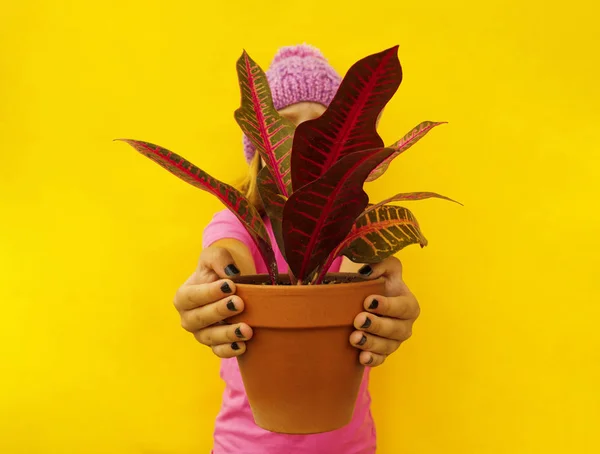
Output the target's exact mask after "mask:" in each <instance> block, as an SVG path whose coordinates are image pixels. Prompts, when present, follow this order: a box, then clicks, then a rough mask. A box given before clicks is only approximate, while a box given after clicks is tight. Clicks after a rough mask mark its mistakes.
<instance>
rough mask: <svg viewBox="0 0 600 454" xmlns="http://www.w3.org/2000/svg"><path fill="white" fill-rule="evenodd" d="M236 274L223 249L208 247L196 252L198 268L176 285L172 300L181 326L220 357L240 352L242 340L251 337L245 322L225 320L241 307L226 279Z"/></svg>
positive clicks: (231, 285)
mask: <svg viewBox="0 0 600 454" xmlns="http://www.w3.org/2000/svg"><path fill="white" fill-rule="evenodd" d="M239 274H240V272H239V270H238V268H237V267H236V265H235V263H234V260H233V257H232V255H231V253H230V252H229V251H228V250H227V249H225V248H223V247H219V246H210V247H208V248H206V249H204V250H203V251H202V253H201V254H200V260H199V262H198V268H197V269H196V271H194V274H192V275H191V276H190V278H189V279H188V280H187V281H186V282H185V283H184V284H183V285H182V286H181V287H180V288H179V290H178V291H177V293H176V295H175V300H174V302H173V304H174V305H175V308H176V309H177V311H178V312H179V315H180V317H181V326H182V327H183V329H185V330H186V331H189V332H190V333H192V334H193V335H194V337H195V338H196V340H197V341H198V342H200V343H201V344H204V345H207V346H208V347H210V348H211V349H212V351H213V352H214V354H215V355H217V356H218V357H220V358H232V357H234V356H239V355H241V354H242V353H244V352H245V351H246V341H247V340H249V339H250V338H252V328H250V327H249V326H248V325H246V324H245V323H238V324H235V325H229V324H227V323H226V319H227V318H228V317H231V316H233V315H237V314H239V313H240V312H242V311H243V310H244V302H243V301H242V300H241V299H240V297H239V296H236V295H235V290H236V289H235V284H234V283H233V282H232V281H231V280H230V279H227V277H233V276H237V275H239Z"/></svg>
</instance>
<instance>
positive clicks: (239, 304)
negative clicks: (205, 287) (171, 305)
mask: <svg viewBox="0 0 600 454" xmlns="http://www.w3.org/2000/svg"><path fill="white" fill-rule="evenodd" d="M243 310H244V302H243V301H242V299H241V298H240V297H239V296H235V295H234V296H229V297H227V298H223V299H221V300H219V301H217V302H215V303H212V304H207V305H206V306H202V307H198V308H196V309H191V310H189V311H183V312H181V326H182V328H183V329H185V330H186V331H189V332H191V333H194V332H196V331H200V330H201V329H204V328H208V327H209V326H211V325H214V324H216V323H218V322H220V321H222V320H225V319H226V318H228V317H231V316H233V315H235V314H239V313H240V312H242V311H243Z"/></svg>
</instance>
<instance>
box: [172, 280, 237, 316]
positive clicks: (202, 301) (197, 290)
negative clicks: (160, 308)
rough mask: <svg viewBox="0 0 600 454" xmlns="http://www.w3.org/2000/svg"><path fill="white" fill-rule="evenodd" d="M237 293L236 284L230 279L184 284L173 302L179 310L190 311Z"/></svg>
mask: <svg viewBox="0 0 600 454" xmlns="http://www.w3.org/2000/svg"><path fill="white" fill-rule="evenodd" d="M234 293H235V284H234V283H233V281H231V280H229V279H224V280H219V281H216V282H211V283H210V284H199V285H188V286H185V285H184V286H182V287H180V288H179V289H178V290H177V293H176V294H175V299H174V301H173V304H174V305H175V307H176V308H177V310H178V311H180V312H182V311H188V310H190V309H195V308H197V307H201V306H204V305H206V304H210V303H213V302H215V301H218V300H219V299H221V298H223V297H226V296H227V295H233V294H234Z"/></svg>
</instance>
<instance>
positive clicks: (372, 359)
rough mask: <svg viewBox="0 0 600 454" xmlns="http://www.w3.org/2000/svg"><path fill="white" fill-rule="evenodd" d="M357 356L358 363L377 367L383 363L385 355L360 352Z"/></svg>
mask: <svg viewBox="0 0 600 454" xmlns="http://www.w3.org/2000/svg"><path fill="white" fill-rule="evenodd" d="M358 358H359V361H360V363H361V364H363V365H364V366H367V367H377V366H381V365H382V364H383V362H384V361H385V359H386V358H387V356H386V355H379V354H377V353H371V352H360V356H359V357H358Z"/></svg>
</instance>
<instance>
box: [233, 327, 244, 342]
mask: <svg viewBox="0 0 600 454" xmlns="http://www.w3.org/2000/svg"><path fill="white" fill-rule="evenodd" d="M235 335H236V336H237V337H239V338H240V339H243V338H244V335H243V334H242V330H241V329H240V327H239V326H238V327H237V328H236V329H235Z"/></svg>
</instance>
